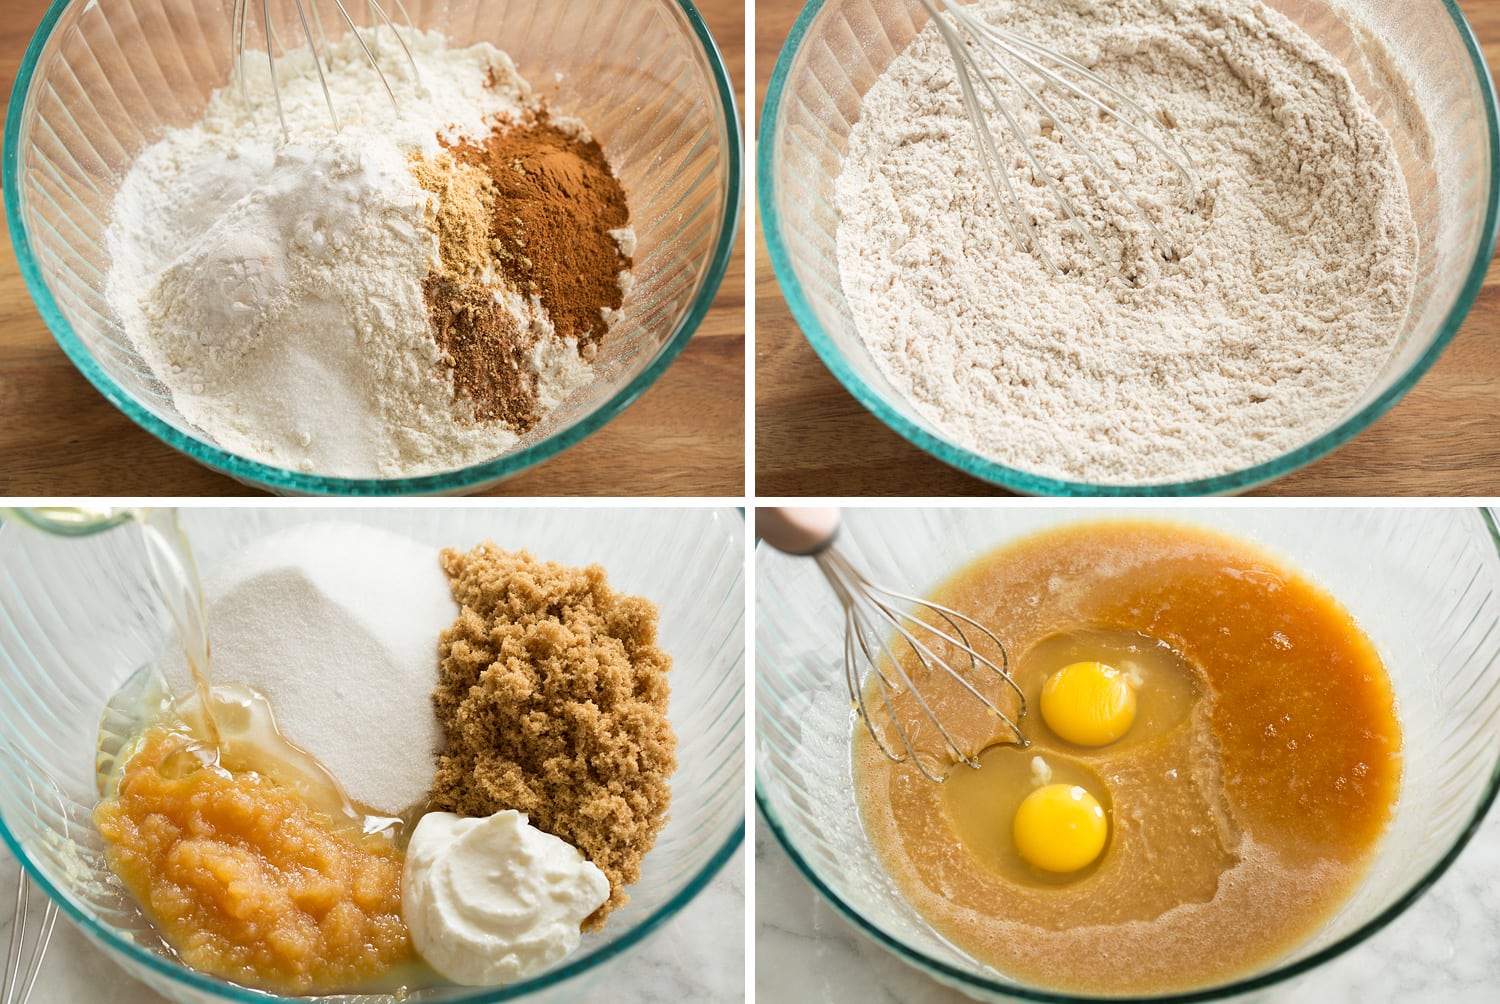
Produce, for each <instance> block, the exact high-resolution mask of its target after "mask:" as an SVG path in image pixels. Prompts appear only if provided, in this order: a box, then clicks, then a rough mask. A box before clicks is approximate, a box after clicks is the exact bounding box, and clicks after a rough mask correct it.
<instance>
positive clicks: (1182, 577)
mask: <svg viewBox="0 0 1500 1004" xmlns="http://www.w3.org/2000/svg"><path fill="white" fill-rule="evenodd" d="M932 598H933V599H934V600H936V601H937V602H939V603H944V604H948V605H949V606H952V607H955V608H957V609H959V610H962V611H964V612H965V613H967V614H969V615H971V616H973V617H975V618H976V619H978V620H979V621H980V622H981V623H983V624H985V625H986V626H988V627H990V628H992V629H993V630H995V632H996V633H997V634H998V635H999V636H1000V637H1001V638H1002V639H1003V640H1004V641H1005V642H1006V645H1007V647H1008V649H1009V651H1010V653H1011V658H1012V668H1013V670H1014V673H1015V677H1016V680H1017V682H1018V683H1019V684H1020V686H1021V688H1022V690H1023V691H1024V692H1025V693H1026V695H1027V701H1028V709H1029V710H1028V713H1027V715H1026V717H1025V718H1024V719H1023V730H1024V732H1025V734H1026V736H1027V738H1028V740H1029V741H1030V746H1029V747H1028V748H1027V749H1025V750H1019V749H1017V748H1016V747H1015V746H1014V745H1013V744H1012V743H1011V739H1012V737H1011V736H1010V735H1008V734H1007V733H1006V732H1005V730H1004V728H1003V726H998V725H997V723H996V722H995V720H994V719H993V718H991V717H989V716H988V715H986V714H984V713H983V712H982V711H981V710H980V707H979V705H978V702H976V701H974V700H973V699H972V698H971V697H966V696H965V695H963V694H962V693H961V692H959V691H958V689H957V688H956V687H952V686H947V687H945V686H944V680H943V679H942V678H939V677H932V678H930V679H929V678H920V679H918V680H917V681H916V682H917V683H918V685H919V687H920V689H921V691H922V693H923V696H924V697H925V698H926V699H927V700H928V702H929V704H931V705H932V706H933V707H934V709H935V710H936V711H937V712H938V714H939V716H940V717H941V718H942V719H943V720H944V722H945V724H950V727H951V728H953V729H954V730H955V731H956V732H957V733H958V734H960V735H962V736H963V737H964V739H963V742H964V743H965V745H966V748H969V749H972V750H981V749H982V750H983V751H984V752H983V754H982V756H981V758H980V759H981V766H980V767H979V768H978V769H977V770H976V769H971V768H968V767H963V766H959V767H955V768H953V771H952V772H951V773H950V776H949V779H948V781H947V782H946V783H944V784H942V785H935V784H932V783H931V782H928V781H926V780H924V779H923V778H922V776H921V775H920V774H919V773H918V772H917V770H916V769H915V767H913V766H912V765H910V764H893V763H891V762H890V761H888V760H887V759H886V758H885V757H884V756H882V755H881V754H880V752H879V750H878V749H877V748H876V746H875V744H874V742H873V741H872V740H871V739H870V737H869V736H868V734H867V733H866V732H865V730H863V729H859V730H856V735H855V743H854V762H855V780H856V786H857V789H858V797H859V801H860V807H861V811H862V814H863V817H864V821H865V825H866V828H867V829H868V831H869V833H870V836H871V840H872V842H873V844H874V846H875V849H876V852H877V854H878V855H879V856H880V858H881V860H882V862H883V864H884V865H885V867H886V868H887V869H888V870H889V872H890V874H891V875H892V876H893V877H894V878H895V880H896V882H897V884H898V885H899V886H900V888H901V889H902V891H903V892H904V894H905V895H906V897H907V898H908V900H909V901H910V902H911V903H912V905H913V906H914V907H915V908H916V909H917V911H918V912H919V913H921V914H922V916H924V917H925V918H926V919H927V920H928V921H929V922H930V923H931V924H932V926H933V927H934V928H935V929H936V930H937V931H938V932H939V933H941V934H942V935H943V936H944V937H946V938H947V939H949V940H950V941H952V942H953V943H954V944H956V945H957V946H959V947H960V948H962V949H963V950H964V951H966V952H968V953H969V954H970V955H971V956H973V957H974V958H975V959H977V960H979V961H981V962H983V963H986V964H988V965H991V966H994V967H995V968H996V969H997V970H999V971H1001V972H1003V973H1005V974H1006V975H1008V976H1010V977H1011V978H1013V979H1017V980H1020V981H1022V982H1024V983H1027V984H1031V985H1036V986H1042V987H1049V988H1057V989H1062V990H1070V991H1075V992H1085V993H1114V994H1119V993H1157V992H1164V991H1171V990H1182V989H1188V988H1193V987H1200V986H1204V985H1207V984H1212V983H1217V982H1222V981H1224V980H1227V979H1232V978H1234V977H1236V976H1240V975H1243V974H1246V973H1247V972H1249V971H1251V970H1254V969H1256V968H1258V967H1261V966H1263V965H1265V964H1267V963H1269V962H1271V961H1273V960H1274V959H1276V958H1277V957H1279V956H1280V955H1282V954H1284V953H1285V952H1287V951H1288V950H1290V949H1291V948H1293V947H1295V946H1296V945H1297V944H1298V943H1300V942H1302V941H1304V940H1305V939H1307V938H1308V937H1309V936H1311V935H1312V934H1313V933H1314V932H1315V931H1316V930H1317V929H1318V927H1319V926H1320V925H1321V924H1322V922H1323V921H1324V920H1325V919H1326V918H1327V917H1329V916H1330V914H1331V913H1332V912H1333V911H1334V909H1335V908H1337V907H1338V906H1339V904H1340V903H1342V902H1343V901H1344V900H1345V899H1346V898H1347V897H1348V895H1349V894H1350V893H1351V892H1352V891H1353V888H1354V886H1355V884H1356V883H1357V882H1358V880H1359V878H1360V877H1361V875H1362V874H1363V873H1364V871H1365V869H1366V868H1367V866H1368V863H1369V861H1370V858H1371V856H1372V852H1373V850H1374V847H1375V845H1376V843H1377V842H1378V840H1379V839H1380V836H1381V834H1382V833H1383V832H1384V830H1385V827H1386V824H1387V822H1388V821H1389V819H1390V816H1391V811H1392V808H1393V806H1394V803H1395V801H1396V797H1397V794H1398V790H1399V787H1400V779H1401V758H1400V747H1401V732H1400V726H1399V723H1398V721H1397V718H1396V712H1395V707H1394V699H1393V696H1392V692H1391V685H1390V680H1389V678H1388V677H1387V675H1386V672H1385V669H1384V667H1383V666H1382V665H1381V662H1380V659H1379V656H1378V655H1377V654H1376V652H1375V649H1374V647H1373V646H1372V645H1371V643H1370V642H1369V640H1368V639H1367V638H1366V637H1365V636H1364V635H1363V634H1362V633H1361V631H1360V630H1359V628H1358V627H1357V626H1356V625H1355V624H1354V622H1353V620H1352V619H1351V618H1350V616H1349V614H1348V613H1347V612H1346V611H1345V610H1344V609H1343V608H1342V607H1341V606H1340V605H1339V604H1338V603H1337V602H1336V601H1335V600H1334V599H1333V598H1332V597H1330V596H1328V595H1326V594H1325V593H1323V592H1322V591H1321V590H1319V589H1318V588H1316V587H1315V586H1313V585H1312V584H1310V583H1308V582H1307V581H1305V580H1303V579H1302V578H1300V577H1299V576H1297V575H1296V574H1295V573H1293V572H1291V571H1289V570H1288V569H1286V568H1285V567H1283V566H1281V565H1279V564H1277V563H1276V562H1275V561H1274V560H1273V559H1271V558H1270V557H1269V556H1267V555H1266V554H1264V553H1263V552H1261V551H1259V550H1257V549H1255V548H1253V547H1251V546H1249V545H1246V544H1243V543H1241V542H1238V541H1235V540H1233V539H1230V538H1226V537H1223V536H1220V535H1218V534H1214V533H1211V532H1208V531H1203V530H1198V529H1194V528H1190V527H1185V526H1176V525H1171V524H1163V523H1154V522H1144V521H1130V522H1107V523H1095V524H1086V525H1081V526H1076V527H1071V528H1067V529H1062V530H1056V531H1051V532H1047V533H1044V534H1040V535H1037V536H1034V537H1030V538H1028V539H1026V540H1024V541H1022V542H1020V543H1018V544H1015V545H1011V546H1008V547H1006V548H1003V549H1001V550H999V551H996V552H994V553H992V554H989V555H987V556H985V557H984V558H981V559H980V560H979V561H977V562H975V563H974V564H973V565H971V566H970V567H968V568H966V569H964V570H963V571H962V572H960V573H959V574H958V575H956V576H955V577H954V578H953V579H951V580H950V581H949V582H947V583H946V584H945V585H944V586H943V587H942V588H940V589H939V590H938V591H937V592H936V593H935V594H934V596H933V597H932ZM1082 660H1097V661H1101V662H1106V663H1110V664H1111V665H1115V666H1119V667H1122V668H1123V667H1128V668H1129V669H1130V670H1132V671H1133V672H1134V673H1135V675H1136V677H1137V678H1138V679H1139V681H1140V685H1139V687H1138V689H1137V694H1138V708H1137V713H1136V718H1135V721H1134V724H1133V725H1132V726H1131V728H1130V730H1129V731H1128V732H1126V734H1125V735H1124V736H1122V737H1121V738H1120V739H1118V740H1117V741H1115V742H1114V743H1111V744H1109V745H1106V746H1103V747H1099V748H1094V749H1089V748H1084V747H1080V746H1074V745H1072V744H1070V743H1068V742H1065V741H1064V740H1063V739H1061V738H1060V737H1058V736H1056V735H1055V734H1053V733H1051V731H1050V730H1049V729H1048V728H1047V726H1046V724H1045V723H1044V722H1043V720H1042V716H1041V715H1040V714H1039V713H1038V695H1039V692H1040V690H1041V687H1042V684H1043V683H1044V681H1045V680H1046V679H1047V677H1048V676H1049V675H1050V674H1052V673H1053V672H1055V671H1056V670H1058V669H1060V668H1062V667H1063V666H1065V665H1067V664H1069V663H1073V662H1077V661H1082ZM909 668H911V669H912V670H913V671H915V667H909ZM872 683H873V681H872ZM997 693H998V692H997ZM895 707H896V710H897V713H898V714H901V715H903V717H908V718H909V720H911V721H912V722H913V724H915V712H914V708H913V705H912V704H911V702H910V701H909V700H908V699H906V698H905V695H898V696H897V698H896V702H895ZM916 731H917V735H918V739H917V741H918V743H919V744H920V743H924V742H930V734H931V733H930V730H922V729H920V728H918V729H917V730H916ZM924 733H925V735H926V736H927V737H928V738H923V736H924ZM898 748H899V747H898ZM933 752H934V753H935V750H933ZM1038 760H1039V761H1040V763H1041V764H1045V769H1046V770H1048V771H1050V772H1051V774H1052V777H1051V780H1052V781H1053V782H1060V783H1065V784H1079V785H1082V786H1083V787H1085V788H1087V789H1088V790H1089V791H1090V792H1091V793H1092V794H1093V795H1094V796H1095V797H1096V798H1097V799H1098V800H1099V802H1100V803H1101V804H1102V805H1103V806H1104V808H1105V811H1106V812H1107V814H1108V818H1109V837H1108V843H1107V844H1106V846H1105V849H1104V852H1103V854H1102V855H1101V856H1100V857H1099V858H1098V860H1097V861H1095V862H1094V863H1093V864H1092V865H1090V866H1088V867H1087V868H1084V869H1081V870H1080V871H1078V872H1075V873H1071V874H1066V875H1058V874H1054V873H1049V872H1042V871H1039V870H1037V869H1035V868H1032V867H1031V866H1030V865H1028V864H1027V863H1026V862H1025V861H1024V860H1023V859H1022V858H1021V856H1020V854H1019V853H1018V852H1017V850H1016V847H1015V845H1014V841H1013V838H1012V835H1011V821H1012V819H1013V817H1014V814H1015V810H1016V807H1017V806H1018V805H1019V804H1020V802H1021V800H1022V799H1023V798H1024V797H1025V796H1026V794H1028V793H1029V791H1031V790H1033V788H1034V787H1035V786H1036V784H1037V776H1036V774H1037V770H1038V768H1039V764H1038Z"/></svg>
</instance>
